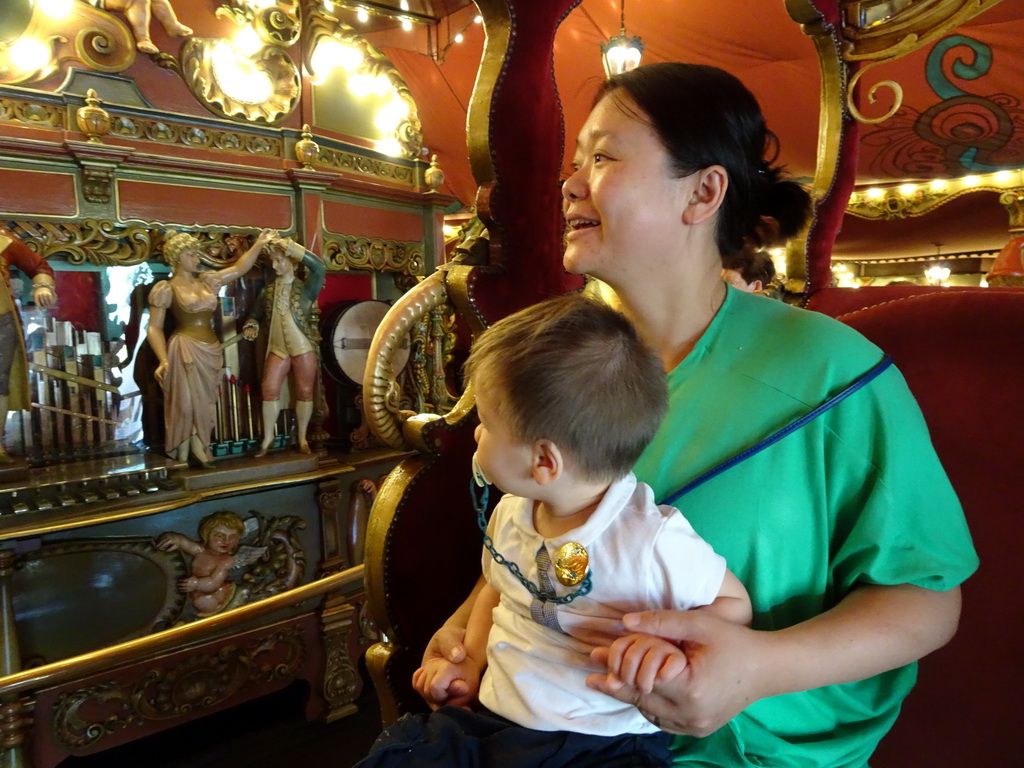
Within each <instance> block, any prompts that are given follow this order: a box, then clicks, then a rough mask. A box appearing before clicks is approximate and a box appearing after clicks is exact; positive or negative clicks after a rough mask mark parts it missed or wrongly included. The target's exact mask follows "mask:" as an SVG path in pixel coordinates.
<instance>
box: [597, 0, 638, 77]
mask: <svg viewBox="0 0 1024 768" xmlns="http://www.w3.org/2000/svg"><path fill="white" fill-rule="evenodd" d="M619 10H620V13H621V17H620V22H621V23H620V29H619V34H617V35H613V36H612V37H611V38H610V39H609V40H608V42H606V43H601V60H602V61H603V62H604V73H605V76H606V77H613V76H615V75H621V74H622V73H623V72H629V71H630V70H631V69H636V68H637V67H639V66H640V57H641V56H643V53H644V44H643V41H641V40H640V38H639V37H630V36H629V35H627V34H626V0H622V2H621V4H620V5H619Z"/></svg>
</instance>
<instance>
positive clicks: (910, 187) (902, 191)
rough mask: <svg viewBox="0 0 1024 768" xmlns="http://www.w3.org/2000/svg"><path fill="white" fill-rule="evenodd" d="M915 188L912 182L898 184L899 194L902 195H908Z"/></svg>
mask: <svg viewBox="0 0 1024 768" xmlns="http://www.w3.org/2000/svg"><path fill="white" fill-rule="evenodd" d="M916 190H917V187H915V186H914V185H913V184H903V185H901V186H900V194H901V195H903V196H904V197H910V196H911V195H912V194H914V192H915V191H916Z"/></svg>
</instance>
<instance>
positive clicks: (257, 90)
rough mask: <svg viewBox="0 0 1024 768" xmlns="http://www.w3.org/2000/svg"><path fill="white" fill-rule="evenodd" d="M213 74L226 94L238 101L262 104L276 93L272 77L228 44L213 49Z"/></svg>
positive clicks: (220, 44) (221, 44) (223, 43)
mask: <svg viewBox="0 0 1024 768" xmlns="http://www.w3.org/2000/svg"><path fill="white" fill-rule="evenodd" d="M213 72H214V76H215V77H216V78H217V82H218V83H219V84H220V87H221V88H222V89H223V90H224V93H226V94H227V95H228V96H230V97H231V98H233V99H235V100H237V101H243V102H247V103H249V104H262V103H263V102H265V101H266V100H267V99H269V98H270V97H271V96H272V95H273V93H274V84H273V82H271V79H270V75H268V74H267V73H266V72H264V71H263V70H261V69H259V68H257V67H256V65H255V64H253V62H252V61H251V60H250V59H248V58H246V57H244V56H239V55H238V52H237V51H236V50H235V48H234V46H232V45H230V44H229V43H227V42H221V43H219V44H218V45H217V46H216V47H215V48H214V49H213Z"/></svg>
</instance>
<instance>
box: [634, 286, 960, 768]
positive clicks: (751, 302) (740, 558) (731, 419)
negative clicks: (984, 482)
mask: <svg viewBox="0 0 1024 768" xmlns="http://www.w3.org/2000/svg"><path fill="white" fill-rule="evenodd" d="M881 358H882V353H881V351H880V350H879V349H878V348H877V347H875V346H874V345H873V344H871V343H870V342H869V341H867V340H866V339H865V338H864V337H863V336H861V335H860V334H858V333H857V332H856V331H854V330H852V329H850V328H848V327H846V326H844V325H842V324H841V323H839V322H837V321H835V320H832V319H831V318H828V317H826V316H824V315H821V314H818V313H815V312H809V311H806V310H802V309H796V308H793V307H789V306H787V305H785V304H782V303H781V302H776V301H772V300H770V299H765V298H763V297H760V296H754V295H751V294H746V293H742V292H740V291H736V290H734V289H732V288H730V289H729V291H728V293H727V295H726V299H725V303H724V304H723V305H722V308H721V309H720V310H719V312H718V314H717V315H716V316H715V318H714V320H713V321H712V323H711V325H710V326H709V327H708V329H707V331H706V332H705V333H704V335H703V336H702V337H701V339H700V341H699V342H698V343H697V345H696V347H695V348H694V350H693V352H691V353H690V355H688V356H687V358H686V359H685V360H684V361H683V362H682V363H680V364H679V366H678V367H677V368H676V369H675V370H673V371H672V372H671V373H670V374H669V375H668V385H669V411H668V416H667V417H666V419H665V422H664V423H663V424H662V426H661V429H660V430H659V432H658V434H657V436H656V437H655V439H654V441H653V442H652V443H651V445H650V446H649V447H648V449H647V450H646V451H645V453H644V455H643V456H642V457H641V458H640V461H639V462H638V463H637V466H636V474H637V476H638V477H639V478H640V479H641V480H643V481H644V482H646V483H648V484H650V485H651V486H652V487H653V488H654V492H655V496H656V498H658V499H659V500H660V499H664V498H665V497H667V496H668V495H669V494H671V493H672V492H674V491H675V490H677V489H678V488H680V487H682V486H683V485H685V484H686V483H687V482H688V481H690V480H692V479H694V478H695V477H697V476H699V475H701V474H702V473H703V472H705V471H707V470H708V469H710V468H712V467H714V466H716V465H717V464H719V463H720V462H722V461H724V460H726V459H728V458H730V457H731V456H733V455H734V454H736V453H739V452H740V451H741V450H743V449H745V448H748V447H750V446H752V445H754V444H756V443H758V442H759V441H760V440H761V439H763V438H765V437H767V436H768V435H771V434H773V433H774V432H776V431H777V430H779V429H781V428H782V427H784V426H786V425H787V424H789V423H790V422H792V421H794V420H795V419H797V418H798V417H800V416H802V415H803V414H805V413H806V412H807V411H809V410H811V409H812V408H814V407H816V406H818V405H820V404H821V403H822V402H824V401H825V400H827V399H828V398H829V397H830V396H831V395H834V394H836V393H837V392H839V391H841V390H843V389H845V388H846V387H847V386H848V385H849V384H850V383H852V382H853V381H854V380H855V379H857V378H858V377H860V376H861V375H862V374H863V373H865V372H866V371H867V370H869V369H870V368H872V367H873V366H874V365H876V364H877V363H878V362H879V361H880V360H881ZM675 505H676V506H677V507H679V508H680V510H681V511H682V513H683V514H684V515H685V516H686V518H687V519H688V520H689V521H690V522H691V524H692V525H693V527H694V529H695V530H696V531H697V533H698V534H700V535H701V536H703V537H704V538H705V539H706V540H707V541H708V542H710V543H711V545H712V546H713V547H714V548H715V550H716V551H717V552H719V553H720V554H722V555H723V556H724V557H725V559H726V562H727V563H728V565H729V568H730V569H731V570H732V571H733V572H734V573H735V574H736V575H737V576H738V577H739V579H740V580H741V581H742V582H743V583H744V585H745V586H746V587H747V589H748V590H749V592H750V596H751V599H752V601H753V606H754V627H755V628H756V629H780V628H784V627H787V626H791V625H793V624H796V623H798V622H800V621H803V620H805V619H808V618H810V617H812V616H815V615H817V614H819V613H821V612H823V611H826V610H828V609H829V608H831V607H832V606H834V605H835V604H836V603H837V602H838V601H839V600H841V599H842V598H843V597H844V596H845V595H846V594H847V593H848V592H849V591H850V590H851V589H853V588H855V587H856V586H858V585H862V584H915V585H918V586H921V587H926V588H928V589H935V590H946V589H950V588H952V587H954V586H956V585H957V584H959V583H961V582H962V581H963V580H964V579H966V578H967V577H968V576H969V575H970V574H971V573H972V572H973V571H974V570H975V568H976V567H977V563H978V560H977V556H976V554H975V552H974V548H973V546H972V544H971V538H970V533H969V532H968V530H967V525H966V522H965V521H964V516H963V512H962V510H961V508H960V503H959V501H958V500H957V498H956V495H955V493H954V492H953V489H952V487H951V486H950V484H949V480H948V479H947V478H946V474H945V472H944V471H943V469H942V466H941V465H940V463H939V460H938V457H937V456H936V455H935V450H934V449H933V447H932V445H931V439H930V438H929V435H928V430H927V427H926V425H925V423H924V419H923V418H922V416H921V412H920V409H919V408H918V407H917V404H916V402H915V401H914V399H913V396H912V395H911V394H910V391H909V389H908V388H907V385H906V382H905V381H904V379H903V376H902V375H901V374H900V373H899V372H898V371H897V370H896V369H895V367H890V368H889V369H888V370H886V371H885V372H884V373H882V374H881V375H880V376H878V377H877V378H876V379H875V380H874V381H872V382H871V383H869V384H868V385H867V386H865V387H864V388H862V389H861V390H859V391H858V392H856V393H854V394H853V395H851V396H850V397H849V398H847V399H846V400H844V401H843V402H841V403H840V404H839V405H837V406H836V407H834V408H832V409H831V410H829V411H827V412H826V413H825V414H823V415H822V416H819V417H818V418H817V419H815V420H814V421H812V422H810V423H809V424H807V425H805V426H804V427H802V428H801V429H799V430H797V431H796V432H794V433H792V434H790V435H788V436H787V437H785V438H784V439H782V440H781V441H779V442H778V443H776V444H775V445H773V446H771V447H770V448H767V449H766V450H764V451H762V452H761V453H759V454H757V455H756V456H754V457H752V458H749V459H747V460H746V461H744V462H742V463H740V464H739V465H737V466H735V467H733V468H731V469H729V470H728V471H726V472H724V473H723V474H722V475H719V476H718V477H716V478H714V479H712V480H711V481H709V482H707V483H706V484H704V485H702V486H700V487H698V488H696V489H695V490H693V491H692V492H691V493H689V494H687V495H686V496H684V497H682V498H681V499H679V500H678V501H677V502H675ZM916 673H917V669H916V665H914V664H911V665H908V666H906V667H902V668H900V669H897V670H894V671H891V672H887V673H884V674H881V675H878V676H876V677H873V678H870V679H868V680H863V681H860V682H856V683H849V684H844V685H833V686H827V687H825V688H819V689H815V690H812V691H806V692H802V693H794V694H787V695H784V696H776V697H773V698H769V699H763V700H761V701H758V702H755V703H754V704H752V705H751V706H749V707H748V708H747V709H746V710H745V711H744V712H742V713H741V714H740V715H738V716H737V717H736V718H734V719H733V720H732V722H730V723H729V724H728V725H726V726H725V727H723V728H721V729H720V730H719V731H718V732H716V733H715V734H713V735H712V736H710V737H708V738H706V739H690V738H682V737H680V738H678V739H677V740H676V743H675V745H674V751H675V760H676V764H677V765H688V766H694V765H709V766H729V767H730V768H732V767H734V766H737V767H738V766H748V765H765V766H801V767H802V766H806V767H807V768H819V767H823V766H829V767H832V766H836V767H838V766H851V767H852V766H856V767H858V768H859V767H860V766H864V765H866V764H867V760H868V758H869V756H870V755H871V752H872V751H873V750H874V748H875V746H876V745H877V743H878V741H879V739H881V737H882V736H883V735H884V734H885V733H886V731H887V730H888V729H889V727H890V726H891V725H892V723H893V721H894V720H895V718H896V715H897V713H898V712H899V707H900V702H901V701H902V700H903V698H904V697H905V696H906V695H907V693H908V692H909V691H910V689H911V687H912V686H913V684H914V680H915V678H916Z"/></svg>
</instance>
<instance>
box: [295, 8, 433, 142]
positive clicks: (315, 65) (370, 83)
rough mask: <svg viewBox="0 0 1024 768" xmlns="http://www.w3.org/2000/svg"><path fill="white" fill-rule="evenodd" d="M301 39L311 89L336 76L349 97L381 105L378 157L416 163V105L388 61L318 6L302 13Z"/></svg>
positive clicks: (418, 136) (418, 128) (420, 138)
mask: <svg viewBox="0 0 1024 768" xmlns="http://www.w3.org/2000/svg"><path fill="white" fill-rule="evenodd" d="M302 39H303V46H302V48H303V50H304V51H305V52H306V59H305V62H304V63H305V65H306V69H307V70H308V71H309V73H310V74H311V75H312V76H313V78H314V79H313V85H314V86H317V85H321V84H323V83H324V82H326V80H327V78H328V77H329V76H331V75H332V73H336V72H338V71H341V72H343V73H344V75H345V82H346V84H347V86H348V89H349V90H350V91H351V92H352V93H353V94H355V95H356V96H375V97H377V98H378V99H380V100H381V106H380V107H379V109H378V111H377V114H376V116H375V119H374V125H375V126H376V128H377V129H378V130H379V131H380V132H381V135H382V136H383V138H381V139H379V140H377V141H376V149H377V151H379V152H381V153H383V154H386V155H391V156H392V157H403V158H409V159H412V158H416V157H419V154H420V148H421V146H422V144H423V129H422V126H421V125H420V120H419V116H418V113H417V110H416V104H415V102H414V101H413V99H412V94H410V92H409V88H408V86H407V85H406V83H405V80H404V79H403V78H402V76H401V74H399V72H398V70H397V69H395V67H394V65H393V64H392V63H391V61H390V59H388V58H387V57H386V56H385V55H384V54H383V53H381V52H380V51H379V50H378V49H377V48H376V47H375V46H374V45H372V44H371V43H370V42H368V41H367V40H366V39H365V38H364V37H363V36H362V35H360V34H359V33H358V32H356V31H355V30H354V29H352V28H351V27H349V26H348V25H346V24H344V23H342V22H341V21H339V20H338V19H337V18H335V17H334V16H332V15H331V14H330V13H328V12H327V11H325V10H324V9H323V7H322V6H320V5H315V4H314V5H311V6H310V7H309V8H308V9H307V12H306V21H305V24H304V26H303V30H302Z"/></svg>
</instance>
